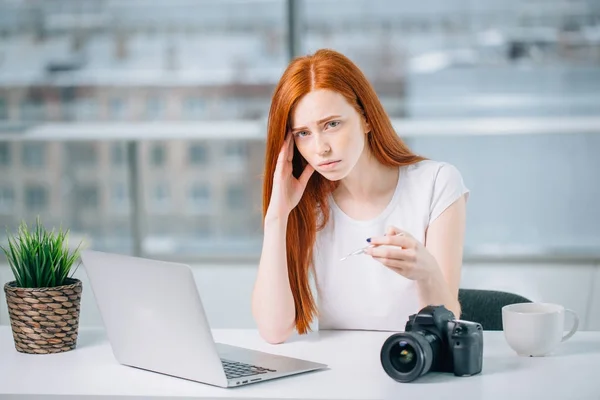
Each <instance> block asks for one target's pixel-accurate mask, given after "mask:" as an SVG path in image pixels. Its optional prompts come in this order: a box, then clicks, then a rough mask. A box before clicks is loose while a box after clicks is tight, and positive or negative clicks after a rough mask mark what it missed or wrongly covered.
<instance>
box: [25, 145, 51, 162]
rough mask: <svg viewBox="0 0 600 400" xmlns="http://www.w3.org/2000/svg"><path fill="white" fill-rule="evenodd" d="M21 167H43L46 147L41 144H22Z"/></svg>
mask: <svg viewBox="0 0 600 400" xmlns="http://www.w3.org/2000/svg"><path fill="white" fill-rule="evenodd" d="M23 165H24V166H26V167H35V168H39V167H44V166H45V165H46V146H45V145H44V144H43V143H23Z"/></svg>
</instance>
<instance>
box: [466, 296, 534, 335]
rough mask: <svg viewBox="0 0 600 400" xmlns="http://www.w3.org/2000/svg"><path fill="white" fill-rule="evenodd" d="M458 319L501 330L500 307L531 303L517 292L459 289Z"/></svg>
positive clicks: (490, 329) (489, 329) (491, 329)
mask: <svg viewBox="0 0 600 400" xmlns="http://www.w3.org/2000/svg"><path fill="white" fill-rule="evenodd" d="M458 301H459V303H460V306H461V316H460V319H462V320H464V321H473V322H479V323H480V324H481V326H482V327H483V329H484V330H487V331H501V330H502V307H504V306H506V305H509V304H515V303H531V300H529V299H527V298H525V297H523V296H520V295H518V294H514V293H509V292H502V291H498V290H482V289H459V291H458Z"/></svg>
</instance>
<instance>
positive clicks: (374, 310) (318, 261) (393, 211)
mask: <svg viewBox="0 0 600 400" xmlns="http://www.w3.org/2000/svg"><path fill="white" fill-rule="evenodd" d="M465 193H466V194H467V196H468V193H469V189H468V188H467V187H466V186H465V184H464V182H463V179H462V176H461V174H460V172H459V171H458V169H456V167H454V166H453V165H451V164H448V163H445V162H438V161H432V160H425V161H421V162H418V163H416V164H413V165H409V166H405V167H400V173H399V177H398V184H397V185H396V190H395V192H394V195H393V197H392V200H391V201H390V203H389V204H388V206H387V207H386V208H385V209H384V210H383V211H382V212H381V214H380V215H379V216H378V217H376V218H374V219H371V220H364V221H359V220H354V219H352V218H350V217H349V216H348V215H346V214H345V213H344V212H343V211H342V210H341V209H340V208H339V207H338V206H337V205H336V203H335V201H334V200H333V198H332V197H331V196H330V199H329V206H330V207H331V214H330V220H329V222H328V224H327V226H326V227H325V228H324V229H323V230H322V231H320V232H318V233H317V238H316V243H315V248H314V255H313V257H314V258H313V262H314V266H315V284H316V288H317V308H318V312H319V315H318V324H319V329H357V330H361V329H362V330H382V331H403V330H404V327H405V325H406V321H407V320H408V316H409V315H410V314H414V313H416V312H418V311H419V301H418V297H417V292H416V283H415V281H412V280H409V279H407V278H404V277H403V276H402V275H400V274H398V273H396V272H394V271H392V270H390V269H389V268H387V267H385V266H384V265H383V264H381V263H379V262H378V261H375V260H373V259H372V258H371V257H370V256H368V255H358V256H353V257H349V258H348V259H346V260H345V261H340V258H342V257H343V256H345V255H347V254H348V253H350V252H352V251H354V250H357V249H359V248H361V247H364V246H366V245H368V243H367V241H366V239H367V238H369V237H372V236H382V235H383V234H384V233H385V229H386V228H387V227H388V226H390V225H393V226H395V227H397V228H399V229H402V230H405V231H407V232H409V233H410V234H411V235H413V236H414V237H415V238H416V239H417V240H419V241H420V242H421V243H423V242H424V239H425V231H426V229H427V227H428V226H429V224H430V223H431V222H432V221H433V220H435V219H436V218H437V217H438V216H439V215H440V214H441V213H442V212H443V211H444V210H445V209H446V208H448V206H450V205H451V204H452V203H454V202H455V201H456V200H457V199H458V198H460V196H462V195H463V194H465Z"/></svg>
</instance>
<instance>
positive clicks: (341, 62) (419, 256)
mask: <svg viewBox="0 0 600 400" xmlns="http://www.w3.org/2000/svg"><path fill="white" fill-rule="evenodd" d="M440 129H443V127H440ZM468 194H469V190H468V189H467V188H466V186H465V185H464V183H463V179H462V176H461V174H460V172H459V171H458V170H457V169H456V168H455V167H454V166H453V165H451V164H448V163H444V162H437V161H432V160H428V159H425V158H423V157H420V156H418V155H415V154H413V153H412V152H411V151H410V150H409V149H408V148H407V147H406V145H405V144H404V143H403V142H402V140H401V139H400V138H399V137H398V134H397V133H396V132H395V131H394V129H393V127H392V124H391V122H390V119H389V118H388V116H387V115H386V113H385V110H384V109H383V107H382V105H381V103H380V101H379V99H378V98H377V95H376V94H375V91H374V90H373V88H372V86H371V85H370V83H369V82H368V80H367V79H366V78H365V76H364V75H363V73H362V72H361V71H360V70H359V69H358V68H357V66H356V65H355V64H353V63H352V62H351V61H350V60H349V59H348V58H346V57H345V56H344V55H342V54H340V53H338V52H335V51H332V50H319V51H317V52H316V53H314V54H313V55H310V56H305V57H299V58H296V59H295V60H293V61H292V62H291V63H290V65H289V66H288V68H287V69H286V70H285V72H284V74H283V76H282V78H281V80H280V82H279V83H278V85H277V87H276V89H275V92H274V95H273V99H272V104H271V109H270V114H269V121H268V133H267V148H266V160H265V175H264V187H263V217H264V244H263V249H262V255H261V259H260V265H259V269H258V274H257V277H256V282H255V286H254V290H253V294H252V312H253V315H254V318H255V320H256V323H257V326H258V329H259V331H260V334H261V336H262V337H263V338H264V339H265V340H266V341H268V342H269V343H281V342H284V341H285V340H286V339H287V338H288V337H289V336H290V334H292V332H293V331H294V329H295V330H296V331H297V332H298V333H300V334H304V333H306V332H307V331H309V330H310V328H311V327H310V324H311V322H312V321H313V318H314V317H315V316H318V324H319V329H359V330H389V331H401V330H403V329H404V326H405V324H406V321H407V319H408V316H409V315H410V314H413V313H415V312H418V311H419V310H420V309H421V308H422V307H424V306H426V305H430V304H435V305H444V306H445V307H446V308H448V309H449V310H451V311H452V312H453V313H454V314H455V316H456V317H457V318H459V316H460V305H459V303H458V286H459V281H460V274H461V266H462V253H463V240H464V231H465V206H466V201H467V197H468ZM369 245H370V246H369ZM365 246H369V247H368V248H367V249H366V251H365V253H364V254H361V255H356V256H351V257H348V258H347V259H345V260H343V261H341V259H342V258H343V257H344V256H346V255H348V254H349V253H351V252H353V251H354V250H357V249H359V248H361V247H365ZM311 277H314V284H315V288H316V293H315V294H316V296H314V295H313V290H312V285H311V283H312V282H311Z"/></svg>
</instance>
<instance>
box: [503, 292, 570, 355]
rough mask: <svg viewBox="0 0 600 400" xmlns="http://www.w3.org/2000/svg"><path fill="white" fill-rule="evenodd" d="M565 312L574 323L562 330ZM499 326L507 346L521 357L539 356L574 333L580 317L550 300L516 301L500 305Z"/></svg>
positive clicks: (548, 351) (551, 349) (549, 351)
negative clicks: (500, 317)
mask: <svg viewBox="0 0 600 400" xmlns="http://www.w3.org/2000/svg"><path fill="white" fill-rule="evenodd" d="M565 314H571V315H572V320H573V326H572V327H571V329H570V330H569V332H568V333H567V334H564V332H565ZM502 326H503V330H504V337H505V339H506V341H507V342H508V345H509V346H510V347H511V348H512V349H513V350H514V351H515V352H516V353H517V354H518V355H520V356H529V357H540V356H546V355H549V354H551V353H552V352H553V351H554V350H555V349H556V347H557V346H558V345H559V344H560V343H561V342H564V341H566V340H568V339H569V338H570V337H571V336H573V335H574V334H575V332H577V328H578V327H579V317H578V316H577V314H576V313H575V312H574V311H573V310H569V309H567V308H565V307H563V306H561V305H559V304H551V303H536V302H533V303H517V304H511V305H507V306H504V307H502Z"/></svg>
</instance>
